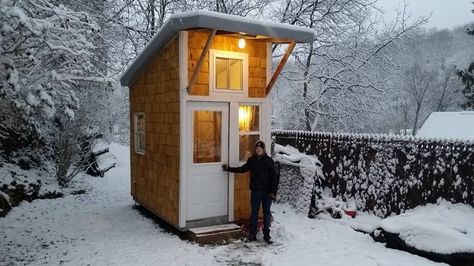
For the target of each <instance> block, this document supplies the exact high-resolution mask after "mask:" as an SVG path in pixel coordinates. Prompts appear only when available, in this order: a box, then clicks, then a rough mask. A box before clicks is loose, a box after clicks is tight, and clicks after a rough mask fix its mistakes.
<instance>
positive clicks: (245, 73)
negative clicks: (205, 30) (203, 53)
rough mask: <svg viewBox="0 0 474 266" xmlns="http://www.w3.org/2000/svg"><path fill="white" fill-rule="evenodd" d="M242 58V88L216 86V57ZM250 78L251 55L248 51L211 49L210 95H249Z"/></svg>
mask: <svg viewBox="0 0 474 266" xmlns="http://www.w3.org/2000/svg"><path fill="white" fill-rule="evenodd" d="M217 57H221V58H228V59H240V60H242V90H225V89H217V88H216V58H217ZM248 78H249V55H248V54H246V53H239V52H229V51H222V50H215V49H210V50H209V95H225V94H228V95H231V94H234V95H235V94H244V95H248V80H249V79H248Z"/></svg>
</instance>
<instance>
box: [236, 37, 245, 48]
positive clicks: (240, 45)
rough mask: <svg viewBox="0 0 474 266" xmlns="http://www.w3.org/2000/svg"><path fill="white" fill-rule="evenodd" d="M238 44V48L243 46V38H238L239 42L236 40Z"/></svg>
mask: <svg viewBox="0 0 474 266" xmlns="http://www.w3.org/2000/svg"><path fill="white" fill-rule="evenodd" d="M238 45H239V48H240V49H244V48H245V39H244V38H240V39H239V42H238Z"/></svg>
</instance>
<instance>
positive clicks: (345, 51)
mask: <svg viewBox="0 0 474 266" xmlns="http://www.w3.org/2000/svg"><path fill="white" fill-rule="evenodd" d="M374 12H378V10H377V8H376V6H375V1H365V0H364V1H349V0H343V1H340V0H337V1H336V0H320V1H296V0H285V1H282V4H281V5H279V6H277V10H276V13H277V14H278V15H279V17H280V18H281V20H280V21H281V22H285V23H289V24H295V25H301V26H305V27H309V28H312V29H314V31H315V41H314V42H313V43H311V44H309V45H307V46H304V47H300V48H299V49H297V50H296V52H295V53H294V56H295V59H296V62H295V63H294V65H293V68H290V69H287V71H285V72H284V76H285V77H286V78H288V79H289V80H291V81H292V82H294V83H293V84H298V86H301V89H300V88H298V89H297V91H298V93H299V96H297V97H294V98H295V101H296V102H295V104H297V105H298V106H297V107H298V108H295V109H296V110H298V115H299V114H300V112H301V110H304V112H303V114H302V115H303V116H304V126H303V128H302V129H305V130H315V129H319V130H327V129H330V130H337V129H343V130H350V129H351V128H352V129H353V128H354V126H360V124H362V123H360V122H361V121H362V120H363V119H362V118H363V116H365V115H367V114H371V113H372V112H374V111H375V108H374V105H373V103H377V102H378V98H379V97H381V96H382V95H383V91H384V89H385V86H384V84H383V83H384V81H383V79H381V77H383V75H385V73H386V72H387V71H388V70H389V68H390V66H391V65H392V63H391V62H392V60H391V58H389V56H388V54H387V53H385V50H387V49H389V48H393V47H394V46H396V45H397V42H399V41H400V40H402V39H403V38H404V37H405V36H406V35H408V34H409V33H410V32H411V31H412V30H413V29H416V28H417V27H418V26H420V25H421V24H422V23H423V22H424V19H423V18H421V19H418V20H416V21H415V22H414V23H413V24H411V25H409V26H407V23H406V19H405V18H402V19H401V21H400V22H396V23H394V24H392V25H387V27H385V29H384V30H383V31H380V30H379V28H378V27H376V25H377V24H378V21H377V20H373V14H374ZM292 90H295V89H294V86H293V87H292ZM368 126H370V125H368Z"/></svg>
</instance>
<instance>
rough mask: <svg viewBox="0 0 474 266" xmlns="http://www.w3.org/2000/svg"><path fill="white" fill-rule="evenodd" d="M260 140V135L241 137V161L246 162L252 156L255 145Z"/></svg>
mask: <svg viewBox="0 0 474 266" xmlns="http://www.w3.org/2000/svg"><path fill="white" fill-rule="evenodd" d="M259 139H260V134H252V135H240V136H239V161H241V162H245V161H247V159H248V158H249V157H250V156H252V154H253V153H254V150H255V143H256V142H257V141H258V140H259Z"/></svg>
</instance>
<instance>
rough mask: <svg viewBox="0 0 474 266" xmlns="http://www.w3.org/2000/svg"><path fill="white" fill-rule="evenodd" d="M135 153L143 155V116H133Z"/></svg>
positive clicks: (142, 114) (137, 114)
mask: <svg viewBox="0 0 474 266" xmlns="http://www.w3.org/2000/svg"><path fill="white" fill-rule="evenodd" d="M135 152H136V153H140V154H144V153H145V114H144V113H136V114H135Z"/></svg>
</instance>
